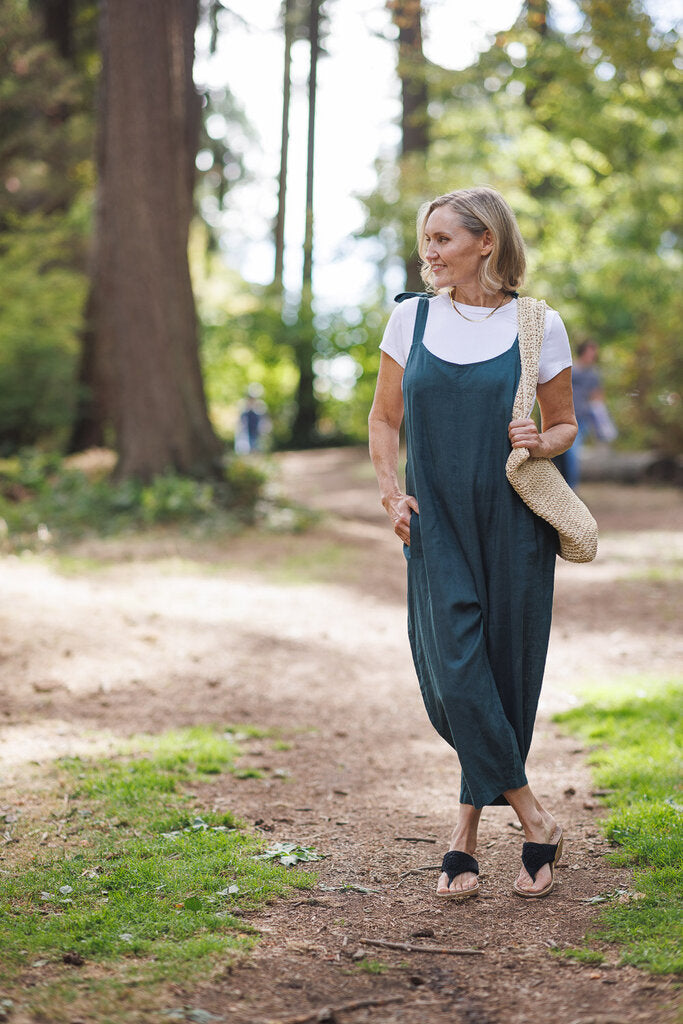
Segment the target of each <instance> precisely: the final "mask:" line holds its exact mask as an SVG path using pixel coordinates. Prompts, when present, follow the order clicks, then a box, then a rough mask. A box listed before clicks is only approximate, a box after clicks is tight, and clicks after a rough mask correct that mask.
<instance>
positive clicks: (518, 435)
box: [508, 419, 547, 459]
mask: <svg viewBox="0 0 683 1024" xmlns="http://www.w3.org/2000/svg"><path fill="white" fill-rule="evenodd" d="M508 436H509V438H510V443H511V445H512V447H513V448H528V449H529V454H530V455H531V457H532V459H540V458H542V457H543V456H545V455H546V449H547V446H546V444H545V440H544V437H543V435H542V434H539V432H538V427H537V426H536V424H535V423H534V421H533V420H532V419H527V420H512V422H511V423H510V426H509V427H508Z"/></svg>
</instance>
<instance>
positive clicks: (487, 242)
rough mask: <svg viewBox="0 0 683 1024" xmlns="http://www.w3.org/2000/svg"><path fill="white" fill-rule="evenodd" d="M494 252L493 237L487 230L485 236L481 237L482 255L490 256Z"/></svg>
mask: <svg viewBox="0 0 683 1024" xmlns="http://www.w3.org/2000/svg"><path fill="white" fill-rule="evenodd" d="M492 251H493V235H492V233H491V232H490V231H489V229H488V228H487V229H486V231H485V232H484V234H483V235H482V236H481V254H482V256H489V255H490V254H491V252H492Z"/></svg>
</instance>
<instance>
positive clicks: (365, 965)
mask: <svg viewBox="0 0 683 1024" xmlns="http://www.w3.org/2000/svg"><path fill="white" fill-rule="evenodd" d="M356 967H357V968H358V970H359V971H363V972H364V973H365V974H386V972H387V971H388V970H389V965H388V964H384V963H382V961H381V960H368V959H365V960H359V961H358V963H357V964H356Z"/></svg>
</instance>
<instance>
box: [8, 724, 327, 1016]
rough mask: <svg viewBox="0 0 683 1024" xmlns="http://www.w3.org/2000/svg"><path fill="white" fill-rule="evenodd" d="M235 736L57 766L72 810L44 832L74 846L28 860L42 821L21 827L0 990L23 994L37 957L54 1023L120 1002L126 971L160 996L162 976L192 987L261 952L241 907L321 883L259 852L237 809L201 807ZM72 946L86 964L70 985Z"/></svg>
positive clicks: (139, 744)
mask: <svg viewBox="0 0 683 1024" xmlns="http://www.w3.org/2000/svg"><path fill="white" fill-rule="evenodd" d="M244 731H248V732H250V733H251V734H252V735H253V734H255V733H258V732H259V731H258V730H254V729H252V730H244ZM232 735H233V733H230V732H224V731H216V730H213V729H209V728H191V729H183V730H177V731H174V732H170V733H166V734H164V735H162V736H158V737H150V736H145V737H140V738H138V739H137V740H135V741H131V743H129V744H127V749H126V751H125V752H124V753H122V754H120V755H119V756H117V757H111V758H108V759H106V760H100V761H86V760H81V759H79V758H69V759H63V760H61V761H60V762H58V763H57V767H56V777H55V779H54V783H55V787H56V788H59V789H61V790H62V791H66V792H67V793H68V801H67V806H66V809H60V810H59V811H57V810H55V812H54V814H53V817H52V820H51V821H50V822H49V823H47V824H45V825H43V828H44V829H45V831H46V832H47V841H48V842H50V841H51V840H52V841H59V842H60V844H61V845H62V847H63V846H64V844H63V839H60V840H58V839H57V833H58V832H59V834H60V835H61V836H64V835H67V837H68V838H67V845H66V848H65V849H64V848H62V849H60V851H59V852H56V851H55V850H51V849H44V850H43V848H41V847H38V848H37V849H38V850H40V851H41V852H40V853H35V854H34V856H33V857H32V859H30V860H29V857H30V853H31V852H32V851H35V849H36V847H35V846H34V845H33V842H32V841H31V839H30V837H29V832H30V831H31V825H33V826H35V821H33V822H29V821H27V822H25V823H24V825H23V826H22V830H19V831H15V837H16V838H17V839H18V841H19V846H18V847H17V850H21V849H22V847H25V848H26V850H27V857H26V863H23V864H22V863H20V864H19V865H17V864H15V865H14V870H12V871H11V872H9V873H7V874H3V876H2V878H3V881H2V893H1V895H0V948H1V949H2V958H1V964H0V986H2V987H5V988H6V987H8V986H16V987H17V988H18V987H19V986H20V985H21V978H22V975H25V973H26V972H27V971H29V972H30V971H31V969H32V968H34V973H35V965H36V964H37V965H38V968H39V969H42V970H44V971H46V972H47V973H48V974H49V978H50V981H49V984H47V989H46V985H45V984H42V985H39V986H37V988H36V991H35V992H34V993H33V996H31V998H32V999H33V998H35V1000H37V1003H36V1006H37V1005H38V1004H39V1003H42V1002H45V1001H46V1000H47V1003H46V1005H47V1004H50V1005H52V1009H51V1011H50V1013H51V1014H52V1016H49V1015H48V1017H47V1018H46V1019H49V1020H50V1021H53V1020H54V1021H58V1020H61V1019H62V1018H61V1017H60V1016H59V1007H60V1005H62V1004H63V1006H64V1013H65V1014H67V1009H68V1006H69V1003H70V1002H71V1003H73V1002H74V1000H76V1001H77V999H78V997H79V996H83V997H84V994H85V993H86V992H87V998H88V999H89V1000H91V1001H92V1000H93V999H95V998H100V996H101V998H102V999H103V1000H104V1002H105V1003H106V1002H107V1000H109V1001H111V999H112V998H113V993H114V991H115V990H116V991H118V988H117V986H118V987H120V985H121V983H122V980H123V979H127V982H126V983H128V984H130V983H133V982H135V983H141V984H144V985H145V987H146V990H147V997H149V998H151V996H150V992H151V991H152V990H153V989H154V985H155V984H162V983H163V982H165V981H168V980H170V979H172V980H173V981H174V982H175V983H183V982H185V981H189V980H191V979H192V978H193V977H195V978H196V977H197V976H198V975H199V974H202V975H205V974H206V973H207V972H210V970H211V969H212V968H213V966H214V964H215V963H216V962H217V960H218V959H220V962H221V963H222V964H223V965H225V964H226V962H228V963H229V961H230V959H231V958H234V957H235V956H236V955H239V954H241V953H243V952H245V951H247V950H248V949H250V948H251V947H252V946H253V944H254V942H255V941H256V939H257V935H256V934H255V933H254V931H253V929H252V928H251V926H250V925H249V924H248V923H247V922H246V921H245V920H244V919H243V918H242V917H241V916H240V915H241V914H242V913H244V912H245V911H250V910H255V909H257V908H259V907H261V906H263V905H264V903H266V902H268V901H271V900H272V899H273V898H275V897H277V896H282V895H285V894H287V893H288V892H291V891H292V888H306V887H309V886H311V885H312V884H313V883H314V880H315V879H314V876H313V875H311V874H307V873H305V872H300V871H297V870H292V869H287V868H284V867H282V866H281V865H280V864H279V863H274V862H273V861H271V860H264V859H256V857H257V855H259V854H260V853H262V851H263V843H262V841H261V840H260V839H258V838H257V837H255V836H253V835H251V834H250V833H248V832H247V831H246V830H245V829H244V827H243V826H241V825H240V823H239V822H238V821H236V820H235V819H234V817H233V815H232V814H230V813H227V814H226V813H214V812H211V811H209V810H205V809H203V808H201V805H200V806H199V807H198V806H197V805H198V801H199V800H200V798H201V786H202V783H203V782H207V781H211V780H212V779H214V778H215V776H216V774H217V773H223V772H230V771H232V766H233V762H234V758H235V756H236V755H237V754H238V753H239V748H238V747H237V745H236V744H235V742H234V740H233V739H232V738H231V736H232ZM186 787H187V789H188V790H189V788H190V787H191V788H192V792H191V793H190V792H189V791H186ZM57 806H60V807H61V808H63V807H64V802H63V801H62V804H61V805H57ZM17 828H18V826H17ZM34 831H35V829H34ZM292 838H293V839H296V837H292ZM15 856H16V855H15ZM65 954H66V955H69V956H73V955H77V956H78V957H82V958H83V960H84V961H85V965H84V966H82V967H80V968H79V970H78V971H77V972H75V973H76V974H77V975H78V976H77V977H76V978H75V979H74V980H72V981H69V980H68V978H67V979H65V978H64V967H63V958H64V956H65ZM94 967H97V968H98V970H97V971H95V972H94V973H93V971H92V968H94ZM89 968H90V969H91V970H90V972H89V971H88V969H89ZM103 968H104V977H103V976H102V969H103ZM70 971H71V973H72V974H73V973H74V969H73V967H71V968H70ZM55 972H56V977H55ZM150 986H151V988H150ZM48 989H49V993H51V994H49V998H48V996H46V991H47V990H48ZM27 991H29V992H30V991H31V990H30V989H29V990H27ZM98 992H99V993H100V996H98V995H97V993H98ZM60 993H61V995H60ZM64 993H66V995H64ZM147 997H146V998H147ZM15 998H16V997H15ZM60 1001H61V1002H60ZM22 1002H23V999H22ZM89 1005H90V1004H89ZM122 1012H123V1011H122ZM126 1012H127V1011H126ZM72 1016H73V1013H72ZM64 1019H65V1020H66V1019H71V1018H70V1017H68V1014H67V1015H66V1016H65V1017H64ZM98 1019H99V1018H98ZM106 1019H111V1020H112V1021H113V1020H118V1019H121V1020H123V1019H128V1018H127V1017H125V1016H124V1017H120V1018H118V1017H107V1018H106ZM131 1019H137V1018H135V1017H133V1018H131Z"/></svg>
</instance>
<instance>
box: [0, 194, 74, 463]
mask: <svg viewBox="0 0 683 1024" xmlns="http://www.w3.org/2000/svg"><path fill="white" fill-rule="evenodd" d="M85 219H86V217H85V211H83V210H80V209H78V210H73V211H72V212H71V213H69V214H66V215H61V214H54V215H52V216H51V217H50V218H43V217H40V216H39V215H38V214H31V215H27V216H25V217H23V218H22V219H21V221H19V222H17V221H14V222H13V223H14V224H15V229H14V230H7V231H5V232H3V233H0V452H3V453H4V454H8V453H10V452H12V451H15V450H16V449H17V448H19V447H21V446H24V445H31V444H36V443H38V442H47V443H49V444H51V445H54V444H55V443H57V444H58V443H59V442H60V441H61V442H63V441H64V440H65V439H66V436H67V433H68V431H69V429H70V426H71V421H72V418H73V413H74V409H75V405H76V398H77V369H78V332H79V330H80V326H81V318H82V309H83V304H84V301H85V292H86V280H85V277H84V275H83V274H82V273H81V272H80V271H79V270H77V269H75V268H74V267H73V265H72V260H73V245H74V239H75V238H77V239H78V241H79V242H80V243H82V242H83V238H84V221H85Z"/></svg>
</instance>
